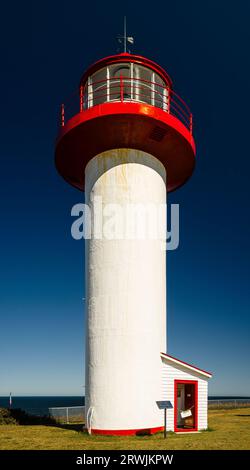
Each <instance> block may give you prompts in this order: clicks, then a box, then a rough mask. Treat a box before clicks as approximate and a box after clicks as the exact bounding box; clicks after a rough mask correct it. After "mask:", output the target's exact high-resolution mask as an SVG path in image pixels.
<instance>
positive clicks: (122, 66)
mask: <svg viewBox="0 0 250 470" xmlns="http://www.w3.org/2000/svg"><path fill="white" fill-rule="evenodd" d="M115 101H130V102H131V101H133V102H140V103H147V104H150V105H152V106H156V107H158V108H161V109H163V110H164V111H167V112H168V110H169V92H168V86H167V85H166V83H165V82H164V81H163V80H162V78H161V77H160V76H159V75H158V74H157V73H156V72H154V71H153V70H152V69H150V68H147V67H144V66H142V65H139V64H135V63H116V64H111V65H108V66H107V67H103V68H101V69H100V70H98V71H97V72H95V73H94V74H93V75H91V76H90V77H89V78H88V82H87V84H86V86H85V92H84V107H85V109H88V108H90V107H92V106H96V105H98V104H102V103H107V102H115Z"/></svg>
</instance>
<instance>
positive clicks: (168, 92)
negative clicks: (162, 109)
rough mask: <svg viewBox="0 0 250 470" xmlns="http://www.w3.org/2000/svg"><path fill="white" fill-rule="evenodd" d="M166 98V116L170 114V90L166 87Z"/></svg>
mask: <svg viewBox="0 0 250 470" xmlns="http://www.w3.org/2000/svg"><path fill="white" fill-rule="evenodd" d="M167 97H168V107H167V111H168V114H170V88H169V86H168V87H167Z"/></svg>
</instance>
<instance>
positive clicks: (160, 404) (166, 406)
mask: <svg viewBox="0 0 250 470" xmlns="http://www.w3.org/2000/svg"><path fill="white" fill-rule="evenodd" d="M156 403H157V405H158V408H160V410H164V439H166V437H167V409H171V408H173V405H172V403H171V401H168V400H165V401H164V400H162V401H157V402H156Z"/></svg>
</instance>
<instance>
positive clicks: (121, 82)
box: [120, 75, 123, 103]
mask: <svg viewBox="0 0 250 470" xmlns="http://www.w3.org/2000/svg"><path fill="white" fill-rule="evenodd" d="M120 87H121V102H122V103H123V80H122V75H120Z"/></svg>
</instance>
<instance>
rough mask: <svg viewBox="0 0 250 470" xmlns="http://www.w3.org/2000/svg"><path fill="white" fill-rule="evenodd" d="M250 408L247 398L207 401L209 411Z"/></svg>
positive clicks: (249, 401)
mask: <svg viewBox="0 0 250 470" xmlns="http://www.w3.org/2000/svg"><path fill="white" fill-rule="evenodd" d="M247 407H250V399H249V398H237V399H232V398H227V399H223V400H208V408H209V409H210V410H211V409H232V408H247Z"/></svg>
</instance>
